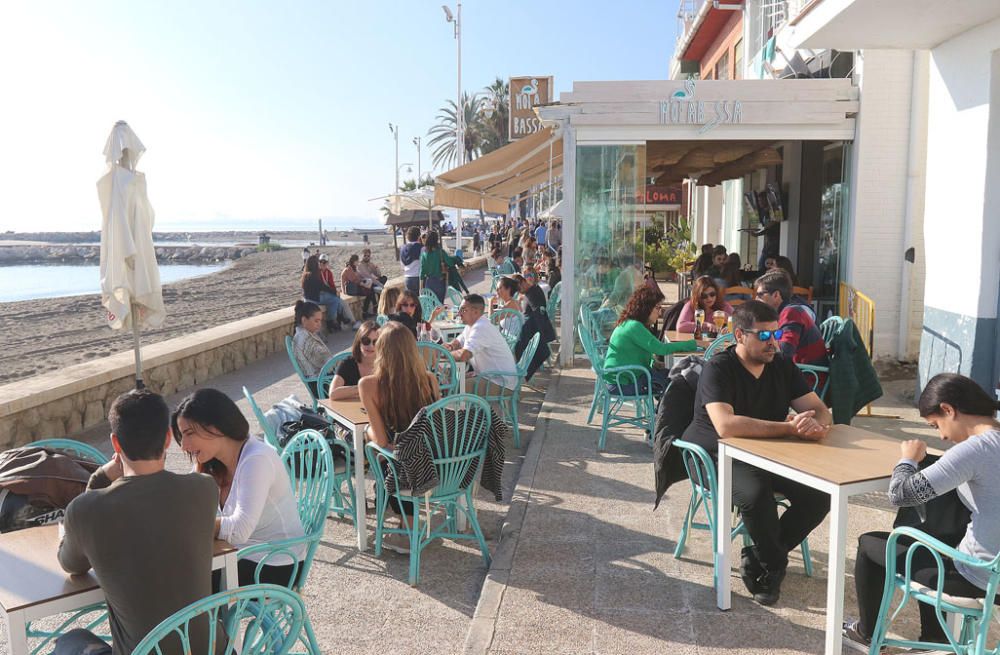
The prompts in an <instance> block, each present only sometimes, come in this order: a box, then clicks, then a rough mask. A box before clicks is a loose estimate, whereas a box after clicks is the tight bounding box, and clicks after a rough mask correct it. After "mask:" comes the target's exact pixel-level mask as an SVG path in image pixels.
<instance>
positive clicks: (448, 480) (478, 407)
mask: <svg viewBox="0 0 1000 655" xmlns="http://www.w3.org/2000/svg"><path fill="white" fill-rule="evenodd" d="M427 418H428V423H429V425H430V428H431V429H430V433H429V434H428V435H427V436H426V437H425V438H424V445H426V447H427V450H428V452H430V454H431V460H432V462H433V463H434V468H435V470H436V471H437V475H438V485H437V487H435V488H434V491H433V492H432V494H431V497H432V498H433V497H434V496H451V495H455V494H458V493H460V492H463V491H464V489H463V488H462V482H463V481H464V480H465V479H466V477H467V476H468V475H469V470H470V469H478V468H479V466H480V464H481V462H482V459H483V457H484V456H485V455H486V438H487V435H488V434H489V431H490V426H491V422H492V417H491V415H490V406H489V404H488V403H487V402H486V401H485V400H483V399H482V398H479V397H478V396H473V395H471V394H457V395H454V396H449V397H448V398H442V399H441V400H439V401H437V402H436V403H434V404H432V405H430V406H428V407H427Z"/></svg>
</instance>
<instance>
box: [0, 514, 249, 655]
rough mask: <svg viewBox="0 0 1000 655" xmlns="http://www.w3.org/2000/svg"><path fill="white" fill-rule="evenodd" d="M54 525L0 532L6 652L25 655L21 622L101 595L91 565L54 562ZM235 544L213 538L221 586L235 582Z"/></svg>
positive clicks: (0, 592)
mask: <svg viewBox="0 0 1000 655" xmlns="http://www.w3.org/2000/svg"><path fill="white" fill-rule="evenodd" d="M59 541H60V539H59V526H57V525H54V524H53V525H44V526H40V527H37V528H28V529H25V530H18V531H16V532H8V533H6V534H2V535H0V571H3V575H2V576H0V613H2V614H3V618H4V621H5V622H6V624H7V639H8V643H9V653H10V655H27V654H28V653H29V652H30V649H29V648H28V636H27V626H28V624H29V623H31V622H32V621H37V620H39V619H44V618H45V617H48V616H53V615H55V614H62V613H64V612H75V611H77V610H80V609H83V608H85V607H90V606H91V605H96V604H98V603H103V602H104V601H105V597H104V590H103V589H101V585H100V582H99V581H98V580H97V576H96V575H94V572H93V571H90V572H88V573H85V574H83V575H70V574H69V573H66V572H65V571H64V570H63V569H62V567H61V566H60V565H59V555H58V553H59ZM236 562H237V549H236V548H235V547H233V546H231V545H230V544H228V543H226V542H225V541H220V540H218V539H217V540H215V542H214V548H213V554H212V569H213V570H216V569H221V570H222V581H221V588H222V589H224V590H225V589H235V588H236V587H238V586H239V577H238V574H237V567H236Z"/></svg>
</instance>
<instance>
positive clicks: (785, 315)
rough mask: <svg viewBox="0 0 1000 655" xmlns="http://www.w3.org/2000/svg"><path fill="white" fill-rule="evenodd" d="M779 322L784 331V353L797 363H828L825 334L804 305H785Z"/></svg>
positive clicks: (782, 349) (782, 350)
mask: <svg viewBox="0 0 1000 655" xmlns="http://www.w3.org/2000/svg"><path fill="white" fill-rule="evenodd" d="M778 324H779V326H780V327H781V329H782V330H783V331H784V334H782V335H781V343H780V346H781V352H782V354H784V355H785V356H786V357H791V358H792V361H793V362H795V363H796V364H815V365H817V366H826V365H827V364H828V361H827V358H826V342H824V341H823V335H822V333H820V331H819V328H818V327H816V321H814V320H813V317H812V315H811V314H810V313H809V312H807V311H806V309H805V308H804V307H803V306H802V305H792V304H786V305H783V306H782V307H781V313H780V316H779V317H778Z"/></svg>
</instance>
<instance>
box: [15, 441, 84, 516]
mask: <svg viewBox="0 0 1000 655" xmlns="http://www.w3.org/2000/svg"><path fill="white" fill-rule="evenodd" d="M97 468H98V465H97V464H96V463H94V462H90V461H87V460H81V459H75V458H73V457H70V456H69V455H66V454H64V453H61V452H58V451H55V450H51V449H48V448H38V447H36V446H29V447H25V448H12V449H11V450H8V451H5V452H3V453H0V489H6V490H7V491H9V492H10V493H12V494H17V495H19V496H25V497H26V498H27V499H28V502H29V503H30V504H31V505H32V506H34V507H38V508H45V509H56V508H65V507H66V506H67V505H69V503H70V501H71V500H73V499H74V498H76V497H77V496H79V495H80V494H82V493H83V492H84V491H86V489H87V481H88V480H89V479H90V474H91V473H93V472H94V471H96V470H97Z"/></svg>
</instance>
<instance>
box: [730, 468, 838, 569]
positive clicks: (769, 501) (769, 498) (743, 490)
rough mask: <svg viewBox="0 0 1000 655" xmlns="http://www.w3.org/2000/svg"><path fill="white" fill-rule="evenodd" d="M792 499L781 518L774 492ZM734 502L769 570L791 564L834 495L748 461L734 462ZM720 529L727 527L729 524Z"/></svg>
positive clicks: (822, 516)
mask: <svg viewBox="0 0 1000 655" xmlns="http://www.w3.org/2000/svg"><path fill="white" fill-rule="evenodd" d="M775 492H778V493H780V494H782V495H783V496H784V497H785V498H787V499H788V505H789V507H788V509H786V510H785V512H784V513H783V514H782V515H781V517H780V518H779V517H778V506H777V505H776V504H775V502H774V494H775ZM733 504H734V505H735V506H736V507H737V508H738V509H739V511H740V514H741V515H742V518H743V524H744V525H745V526H746V528H747V532H748V533H749V534H750V539H751V540H752V541H753V543H754V545H755V546H756V547H757V556H758V557H759V558H760V561H761V562H762V563H763V564H764V565H765V566H767V568H768V569H769V570H772V571H777V570H781V569H785V568H786V567H787V566H788V553H789V552H791V551H792V550H794V549H795V548H796V547H797V546H798V545H799V544H800V543H802V540H803V539H805V538H806V537H807V536H809V533H810V532H812V531H813V530H814V529H815V528H816V526H817V525H819V524H820V523H822V521H823V518H824V517H825V516H826V515H827V513H828V512H829V511H830V496H829V494H827V493H824V492H822V491H817V490H816V489H813V488H811V487H807V486H805V485H804V484H800V483H798V482H793V481H792V480H789V479H788V478H783V477H781V476H780V475H775V474H774V473H771V472H769V471H765V470H763V469H759V468H757V467H756V466H751V465H749V464H746V463H745V462H735V461H734V462H733ZM720 529H726V528H725V526H722V527H720Z"/></svg>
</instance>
